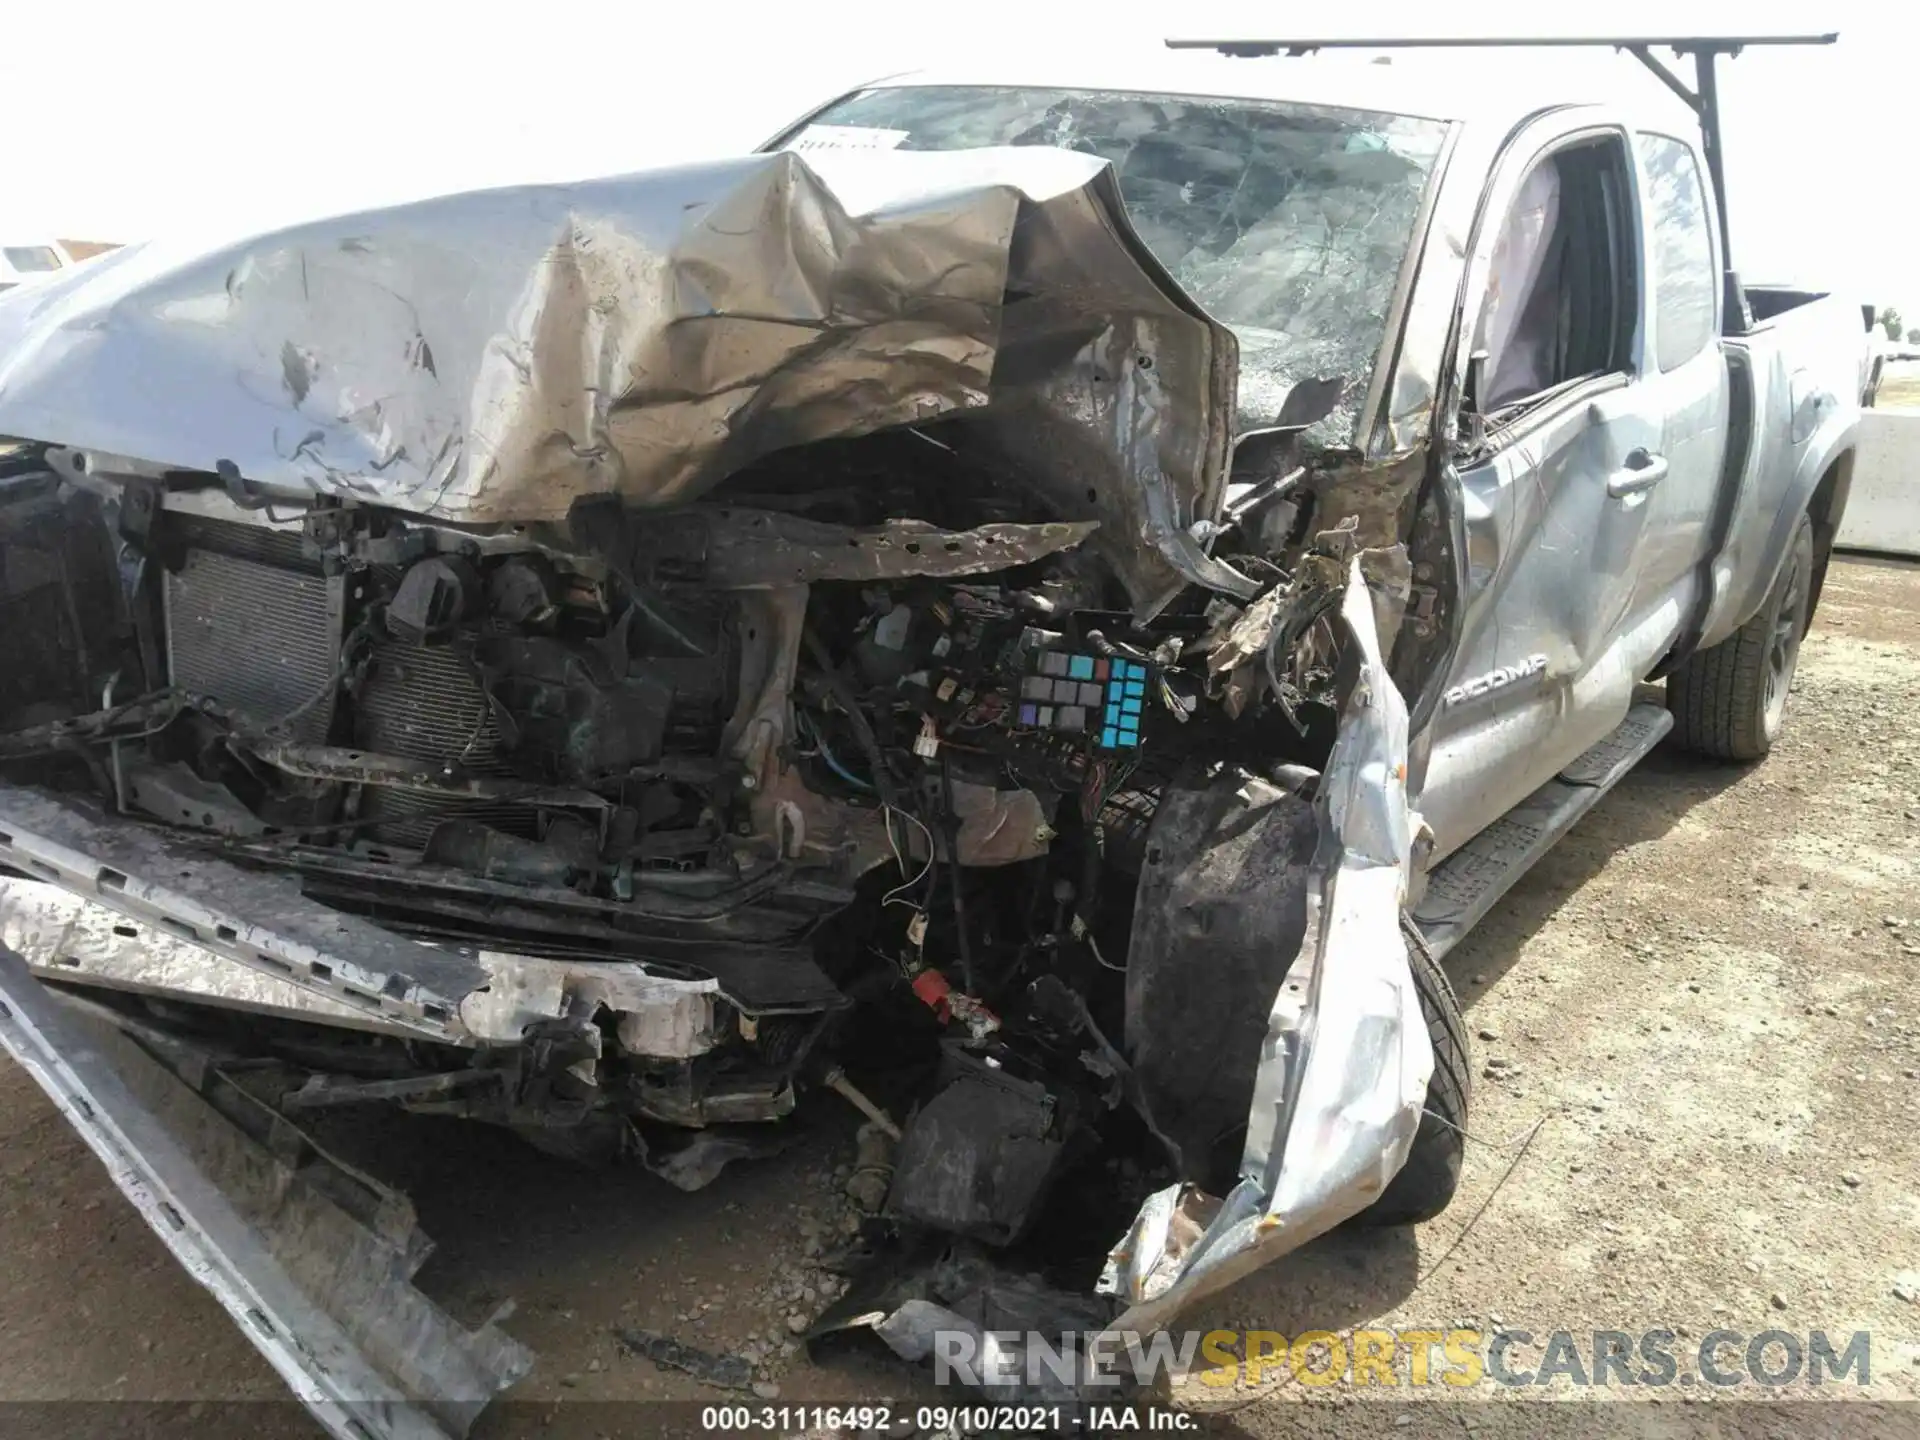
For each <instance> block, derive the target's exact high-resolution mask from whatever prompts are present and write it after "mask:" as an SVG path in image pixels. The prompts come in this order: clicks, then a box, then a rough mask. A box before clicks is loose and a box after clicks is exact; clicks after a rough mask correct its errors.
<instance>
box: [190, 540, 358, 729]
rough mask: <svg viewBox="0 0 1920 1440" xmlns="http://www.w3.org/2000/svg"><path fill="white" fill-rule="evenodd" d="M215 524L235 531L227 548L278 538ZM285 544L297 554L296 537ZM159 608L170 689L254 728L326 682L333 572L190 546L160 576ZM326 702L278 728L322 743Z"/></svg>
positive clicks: (329, 701) (335, 636) (333, 642)
mask: <svg viewBox="0 0 1920 1440" xmlns="http://www.w3.org/2000/svg"><path fill="white" fill-rule="evenodd" d="M204 528H205V529H208V530H211V529H213V527H212V526H210V525H208V526H205V527H204ZM218 529H219V531H222V532H224V531H237V532H240V533H239V535H237V536H234V537H232V538H233V539H234V540H235V541H236V542H237V543H236V546H235V548H240V547H241V546H245V547H247V548H251V549H254V550H256V551H258V550H262V549H265V548H267V547H266V545H265V544H263V542H264V541H277V540H281V539H284V538H288V537H282V536H277V535H272V534H270V533H256V532H254V531H253V530H252V528H251V527H248V526H244V525H221V526H219V527H218ZM195 538H201V537H199V536H196V537H195ZM218 538H221V539H225V538H228V537H226V536H224V535H221V536H219V537H218ZM294 545H295V549H294V554H295V555H297V554H298V548H297V547H298V541H297V539H295V541H294ZM276 558H284V557H276ZM164 604H165V613H166V626H167V655H168V657H169V664H170V666H171V669H172V673H173V683H174V685H176V686H177V687H179V688H180V689H182V690H187V691H191V692H192V693H194V694H196V695H204V696H207V697H209V698H210V699H213V700H217V701H219V702H220V703H221V704H222V705H225V706H226V707H227V708H228V709H230V710H232V711H234V712H235V713H237V714H239V715H242V716H244V717H246V718H247V719H248V720H251V721H253V722H254V723H255V724H260V725H266V724H272V723H274V722H276V721H279V720H281V719H283V718H284V717H286V716H287V715H290V714H292V713H293V712H294V711H295V710H297V709H299V708H300V707H301V706H302V705H305V704H307V703H308V702H309V701H312V700H313V699H314V697H315V696H317V695H320V694H321V692H322V691H323V690H324V689H326V688H327V686H328V682H329V681H330V680H332V678H333V675H334V667H335V666H336V665H337V664H338V659H339V653H340V637H341V615H342V611H343V605H342V582H341V581H340V579H338V578H337V577H335V578H331V579H330V578H328V577H327V576H324V575H320V574H317V573H313V572H312V571H311V570H307V569H290V568H286V567H285V566H283V565H280V564H268V563H264V562H263V560H261V559H254V558H247V557H246V556H243V555H237V554H228V553H225V552H224V551H222V550H212V549H200V548H195V549H190V550H188V551H187V557H186V564H185V565H183V566H182V567H181V568H180V569H179V570H178V571H170V572H168V574H167V577H166V583H165V586H164ZM334 703H335V702H334V697H333V696H332V695H330V694H329V695H327V696H326V697H325V698H324V699H322V700H320V701H319V702H318V703H317V704H314V705H313V706H312V707H311V708H310V709H308V710H307V711H306V712H305V713H304V714H302V715H300V716H299V717H298V718H297V719H296V720H294V721H293V722H292V723H291V724H290V725H288V726H287V731H288V733H289V734H291V735H292V736H293V737H294V738H295V739H298V740H301V741H304V742H307V743H310V744H320V743H324V742H325V740H326V738H327V731H328V728H329V727H330V726H331V724H332V723H333V711H334Z"/></svg>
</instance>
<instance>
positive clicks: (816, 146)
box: [786, 125, 908, 150]
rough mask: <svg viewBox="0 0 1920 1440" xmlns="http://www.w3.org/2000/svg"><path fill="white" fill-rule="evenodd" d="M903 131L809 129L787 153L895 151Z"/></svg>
mask: <svg viewBox="0 0 1920 1440" xmlns="http://www.w3.org/2000/svg"><path fill="white" fill-rule="evenodd" d="M907 134H908V132H907V131H905V130H883V129H881V128H880V127H878V126H876V125H809V126H807V128H806V129H804V130H802V131H801V132H800V133H799V134H798V135H796V136H794V137H793V139H791V140H789V141H788V142H787V144H786V148H787V149H789V150H898V149H899V148H900V142H901V141H902V140H905V139H906V138H907Z"/></svg>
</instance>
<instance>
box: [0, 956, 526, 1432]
mask: <svg viewBox="0 0 1920 1440" xmlns="http://www.w3.org/2000/svg"><path fill="white" fill-rule="evenodd" d="M0 1047H4V1048H5V1050H6V1051H7V1052H8V1053H9V1054H11V1055H12V1056H13V1058H14V1060H15V1061H16V1062H18V1063H19V1064H20V1066H21V1067H22V1068H23V1069H25V1070H26V1072H27V1073H28V1074H29V1075H31V1076H32V1077H33V1078H34V1080H35V1081H36V1082H37V1083H38V1084H39V1085H40V1087H41V1089H43V1090H44V1091H46V1093H47V1096H48V1098H49V1099H51V1100H52V1101H53V1102H54V1104H55V1105H57V1106H58V1107H59V1108H60V1110H61V1112H62V1114H64V1115H65V1116H66V1118H67V1120H68V1122H69V1123H70V1124H72V1126H73V1127H74V1129H75V1130H76V1131H78V1132H79V1134H80V1136H81V1138H82V1139H84V1140H85V1141H86V1142H87V1145H88V1147H89V1148H91V1149H92V1150H93V1152H94V1153H95V1155H96V1156H98V1157H99V1159H100V1161H101V1163H102V1164H103V1165H105V1166H106V1167H107V1172H108V1174H109V1175H111V1176H112V1178H113V1181H114V1184H115V1185H117V1186H118V1187H119V1188H120V1191H121V1193H122V1194H124V1195H125V1196H126V1197H127V1199H128V1200H129V1201H130V1202H131V1203H132V1204H133V1206H134V1208H135V1209H136V1210H137V1211H138V1212H139V1214H140V1216H141V1218H142V1219H144V1220H145V1221H146V1222H147V1224H148V1225H149V1226H150V1227H151V1228H152V1229H153V1232H154V1234H155V1235H156V1236H158V1237H159V1239H160V1240H161V1242H162V1243H163V1244H165V1245H166V1247H167V1248H168V1250H169V1251H171V1252H172V1254H173V1256H174V1258H175V1259H177V1260H178V1261H179V1262H180V1263H181V1265H182V1266H183V1267H184V1268H185V1269H186V1271H187V1273H188V1274H190V1275H191V1276H192V1277H193V1278H194V1279H195V1280H196V1281H198V1282H199V1283H200V1284H201V1285H203V1286H205V1287H206V1288H207V1290H208V1291H210V1292H211V1293H212V1295H213V1297H214V1298H215V1299H216V1300H217V1301H219V1303H220V1305H221V1307H222V1308H223V1309H225V1310H226V1312H227V1313H228V1315H229V1316H230V1317H231V1318H232V1319H233V1322H234V1323H235V1324H236V1325H237V1326H239V1328H240V1330H241V1332H242V1333H243V1334H245V1335H246V1337H247V1339H248V1340H249V1341H251V1342H252V1344H253V1346H254V1348H255V1349H257V1350H258V1351H259V1352H260V1353H261V1355H262V1356H263V1357H265V1359H266V1360H267V1362H268V1363H269V1364H271V1365H272V1366H273V1368H274V1369H275V1370H276V1371H277V1372H278V1373H279V1375H280V1377H281V1379H283V1380H284V1381H286V1383H287V1385H288V1387H289V1388H290V1389H292V1390H293V1392H294V1393H295V1394H296V1395H297V1396H298V1397H299V1398H300V1400H301V1401H302V1402H303V1403H304V1404H305V1405H306V1407H307V1409H308V1410H309V1411H310V1412H311V1413H312V1414H313V1416H314V1418H315V1419H317V1420H318V1421H319V1422H320V1423H321V1424H322V1425H323V1426H324V1427H325V1428H326V1430H327V1431H328V1433H329V1434H332V1435H335V1436H338V1437H340V1440H368V1437H374V1440H447V1437H449V1436H458V1435H462V1434H464V1433H465V1432H466V1429H467V1427H468V1425H470V1424H471V1423H472V1421H473V1419H474V1417H475V1416H477V1415H478V1414H479V1412H480V1410H481V1409H482V1408H483V1407H484V1406H485V1405H486V1404H487V1402H488V1401H489V1400H491V1399H492V1398H493V1396H494V1395H495V1394H496V1393H497V1392H499V1391H500V1390H503V1389H505V1388H506V1387H507V1386H508V1385H511V1384H512V1383H513V1382H514V1381H516V1380H518V1379H519V1378H520V1377H521V1376H523V1375H525V1374H526V1373H527V1372H528V1370H530V1369H531V1368H532V1365H533V1357H532V1355H531V1354H530V1353H529V1352H528V1351H527V1349H526V1348H525V1347H524V1346H522V1345H520V1344H519V1343H518V1342H517V1341H515V1340H514V1339H512V1338H511V1337H510V1336H508V1335H506V1334H504V1333H502V1332H501V1331H500V1330H499V1329H498V1328H497V1327H496V1326H494V1325H493V1324H491V1323H489V1324H487V1325H484V1326H482V1327H481V1328H480V1329H478V1330H471V1331H469V1330H466V1329H463V1328H462V1327H461V1326H459V1325H458V1324H457V1323H456V1322H454V1321H453V1320H452V1319H451V1318H450V1317H449V1316H447V1315H446V1314H445V1312H443V1311H441V1310H440V1309H439V1307H438V1306H436V1305H435V1304H434V1303H433V1302H432V1301H431V1300H429V1299H428V1298H427V1297H426V1296H425V1295H424V1294H423V1293H422V1292H420V1291H419V1290H417V1289H415V1288H414V1287H413V1285H412V1283H411V1281H412V1275H413V1273H414V1271H415V1270H416V1269H417V1268H418V1267H419V1265H420V1263H421V1262H422V1261H423V1260H425V1258H426V1257H427V1254H428V1253H429V1251H430V1249H431V1245H430V1242H428V1241H426V1239H425V1237H424V1236H421V1235H420V1234H419V1233H418V1231H417V1230H415V1229H414V1226H413V1216H412V1209H411V1207H410V1206H409V1205H408V1204H407V1202H406V1200H405V1198H404V1197H402V1196H399V1195H397V1194H394V1193H392V1192H390V1191H383V1190H381V1189H380V1188H379V1187H377V1186H375V1185H374V1184H373V1182H371V1181H368V1180H367V1179H366V1177H364V1176H361V1175H357V1174H351V1173H348V1172H344V1167H340V1166H338V1165H337V1163H336V1162H332V1161H331V1159H330V1157H325V1156H324V1155H322V1154H321V1153H320V1152H317V1151H316V1150H314V1148H313V1147H312V1145H311V1144H310V1142H305V1140H304V1137H300V1139H301V1140H302V1142H303V1151H304V1154H303V1155H295V1154H293V1153H292V1152H291V1151H289V1150H288V1148H287V1141H289V1140H290V1139H292V1138H293V1133H292V1132H291V1127H288V1126H286V1123H285V1121H283V1120H277V1119H275V1118H271V1112H264V1113H263V1115H262V1117H261V1118H262V1120H263V1121H264V1122H267V1123H271V1124H273V1125H276V1126H278V1127H280V1128H278V1129H277V1130H276V1131H275V1136H276V1148H275V1150H274V1151H271V1152H270V1151H269V1150H268V1149H266V1148H264V1147H263V1146H262V1145H261V1144H260V1143H259V1142H258V1140H257V1139H256V1138H255V1136H254V1135H253V1134H252V1133H250V1131H249V1130H248V1129H246V1128H244V1127H243V1126H241V1125H240V1124H237V1123H236V1122H235V1121H234V1120H233V1119H232V1118H230V1116H229V1115H228V1114H226V1113H222V1112H221V1111H219V1110H216V1108H215V1107H214V1106H213V1105H212V1104H210V1103H208V1100H207V1099H204V1098H202V1096H201V1095H196V1094H195V1093H194V1092H193V1090H191V1089H190V1088H189V1087H188V1086H187V1085H186V1084H184V1083H183V1082H182V1081H180V1080H179V1079H177V1078H176V1077H175V1076H174V1075H173V1074H172V1073H170V1072H169V1071H168V1070H167V1069H166V1068H165V1067H163V1066H161V1065H160V1064H159V1063H158V1062H157V1061H155V1060H154V1059H153V1058H151V1057H150V1056H148V1055H147V1054H146V1053H145V1052H144V1051H142V1050H140V1049H139V1048H137V1047H135V1046H134V1045H133V1044H132V1043H131V1042H130V1041H128V1040H127V1039H126V1038H125V1037H123V1036H121V1035H119V1034H117V1033H116V1032H115V1031H113V1030H112V1029H111V1028H110V1027H107V1026H105V1025H102V1024H100V1023H98V1022H97V1021H94V1020H93V1019H92V1018H91V1017H89V1016H85V1015H80V1014H73V1013H69V1012H68V1011H67V1010H66V1008H65V1007H63V1006H62V1005H61V1004H60V1003H59V1002H57V1001H56V1000H54V998H53V997H52V996H51V995H49V994H48V993H47V992H46V990H45V989H44V988H43V987H42V986H41V985H40V984H39V983H38V982H37V981H35V980H34V979H33V978H32V977H31V976H30V975H29V974H28V973H27V969H26V966H25V965H24V964H23V963H22V962H21V960H20V958H19V957H18V956H17V955H14V954H13V953H12V952H10V951H7V950H5V949H0ZM205 1083H206V1084H207V1085H215V1084H222V1083H224V1082H223V1081H221V1080H220V1079H219V1077H218V1076H217V1075H216V1076H211V1077H209V1078H208V1079H207V1081H206V1082H205ZM239 1098H240V1099H241V1100H242V1101H243V1102H244V1097H239ZM283 1155H284V1156H287V1157H288V1158H286V1159H282V1158H281V1157H282V1156H283ZM303 1159H305V1160H306V1162H307V1163H306V1164H305V1165H302V1164H301V1163H300V1162H301V1161H302V1160H303ZM320 1165H325V1166H327V1167H329V1168H332V1169H334V1170H336V1171H337V1172H342V1173H341V1176H340V1178H342V1179H345V1180H347V1182H348V1185H349V1187H350V1189H351V1190H352V1191H356V1192H361V1193H362V1194H364V1196H365V1200H366V1202H367V1204H366V1205H364V1206H363V1205H360V1204H359V1203H357V1202H356V1204H355V1205H354V1206H352V1207H351V1208H350V1207H349V1206H347V1205H345V1204H343V1203H341V1201H340V1200H339V1199H338V1198H337V1197H339V1196H341V1195H342V1193H343V1191H342V1189H341V1188H340V1187H338V1186H334V1185H328V1186H325V1187H322V1186H321V1185H318V1184H316V1183H314V1181H313V1176H314V1173H315V1171H316V1170H317V1168H318V1167H319V1166H320Z"/></svg>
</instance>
